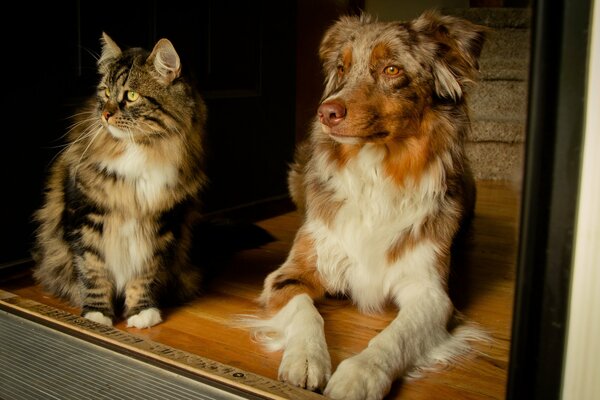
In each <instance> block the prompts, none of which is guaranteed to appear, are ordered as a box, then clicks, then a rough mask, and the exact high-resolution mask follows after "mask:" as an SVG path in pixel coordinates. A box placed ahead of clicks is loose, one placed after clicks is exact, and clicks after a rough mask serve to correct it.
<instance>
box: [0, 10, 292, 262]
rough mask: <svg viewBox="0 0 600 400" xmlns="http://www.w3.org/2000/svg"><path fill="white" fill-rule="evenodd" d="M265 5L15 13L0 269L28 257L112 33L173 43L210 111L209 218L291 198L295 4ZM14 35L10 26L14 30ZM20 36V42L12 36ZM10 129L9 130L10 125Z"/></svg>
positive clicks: (8, 66)
mask: <svg viewBox="0 0 600 400" xmlns="http://www.w3.org/2000/svg"><path fill="white" fill-rule="evenodd" d="M266 3H267V2H261V1H253V2H249V1H226V2H225V1H202V2H195V3H194V2H191V3H190V2H183V1H163V0H155V1H127V2H118V3H97V2H86V1H65V2H52V3H49V2H43V3H39V4H37V5H36V6H35V7H32V6H31V5H29V4H25V3H19V4H14V5H13V6H11V12H10V13H8V12H6V11H5V12H4V13H3V14H4V17H5V19H10V20H11V24H3V27H2V28H1V29H2V37H4V38H7V40H5V41H3V52H4V55H3V63H4V65H5V67H4V74H5V75H4V78H5V79H4V82H5V86H4V89H3V97H4V101H3V103H4V109H5V111H8V112H7V113H6V114H5V116H6V117H7V118H8V121H5V124H4V135H3V146H2V157H1V159H2V161H1V162H2V164H1V165H2V168H1V170H2V203H1V207H0V213H1V216H0V221H1V224H2V235H3V236H4V239H3V240H2V242H1V243H2V247H1V250H0V264H6V263H14V262H18V261H19V260H22V259H24V258H27V257H28V256H29V251H28V250H29V246H30V242H31V238H32V230H33V226H32V225H31V223H30V220H31V214H32V213H33V211H34V210H35V209H36V208H37V207H39V206H40V204H41V193H42V190H43V185H44V179H45V176H46V174H47V171H48V167H49V164H50V161H51V160H52V159H53V157H54V156H55V155H56V154H57V153H58V152H59V151H60V149H61V145H62V144H63V143H64V142H63V141H62V138H61V137H62V135H64V133H65V132H66V131H67V129H68V126H69V124H70V120H69V117H70V116H71V115H72V114H73V113H74V112H76V109H77V106H78V104H80V103H81V101H82V99H83V98H85V97H86V96H88V95H91V94H92V93H94V92H95V86H96V83H97V81H98V75H97V72H96V64H95V63H96V57H97V56H98V54H99V53H100V48H101V46H100V36H101V33H102V31H105V32H106V33H108V34H109V35H110V36H111V37H112V38H113V39H114V40H115V41H116V43H117V44H118V45H119V46H120V47H121V48H127V47H145V48H147V49H149V50H151V49H152V47H153V46H154V43H156V41H157V40H158V39H160V38H162V37H166V38H168V39H170V40H171V41H172V42H173V44H174V46H175V48H176V50H177V51H178V53H179V55H180V57H181V59H182V62H183V66H184V68H186V67H187V68H191V69H192V71H190V72H192V73H193V75H194V76H195V78H196V81H197V85H198V87H199V89H200V91H201V93H203V95H204V98H205V100H206V102H207V106H208V109H209V119H208V136H207V142H206V146H207V154H208V161H207V164H208V165H207V168H208V175H209V178H210V185H209V187H208V189H207V192H206V193H205V196H204V201H205V206H204V209H205V211H207V212H215V211H222V210H228V209H231V208H240V207H244V206H248V205H251V204H255V203H257V202H258V203H261V202H262V203H264V202H269V201H272V200H276V199H280V198H283V197H286V196H287V188H286V181H285V176H286V170H287V163H288V162H289V161H291V157H292V154H293V147H294V143H295V119H294V117H295V68H296V66H295V52H296V46H295V41H296V26H295V22H296V19H295V18H296V4H295V2H288V1H283V2H279V3H277V8H276V17H275V18H274V17H272V15H269V14H272V12H273V11H274V9H273V7H271V6H269V7H268V8H267V6H268V5H267V4H266ZM8 26H11V28H9V27H8ZM13 26H17V27H18V30H17V31H15V30H14V29H13V28H12V27H13ZM7 122H8V123H7Z"/></svg>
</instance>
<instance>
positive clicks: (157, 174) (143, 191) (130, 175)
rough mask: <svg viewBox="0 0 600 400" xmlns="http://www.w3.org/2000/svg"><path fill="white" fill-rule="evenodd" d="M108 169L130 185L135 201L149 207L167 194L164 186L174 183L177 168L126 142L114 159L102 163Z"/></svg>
mask: <svg viewBox="0 0 600 400" xmlns="http://www.w3.org/2000/svg"><path fill="white" fill-rule="evenodd" d="M103 167H105V168H106V169H107V170H108V171H109V172H114V173H115V174H117V175H118V176H122V177H124V178H125V180H126V181H128V182H130V183H131V184H132V185H133V186H134V190H135V196H136V200H137V201H138V202H139V203H140V204H141V205H143V206H145V207H148V208H149V209H152V208H153V206H154V205H156V204H159V203H160V202H161V200H162V199H163V197H164V196H167V195H168V194H169V193H168V187H169V186H171V185H174V184H175V183H176V182H177V178H178V171H177V167H176V166H175V165H174V164H173V163H171V162H169V161H168V160H164V161H158V160H152V159H150V157H149V156H148V154H147V153H146V152H145V151H144V148H143V147H142V146H139V145H136V144H128V145H127V147H126V148H125V151H124V152H123V153H122V154H121V155H119V156H118V157H116V158H113V159H111V160H108V161H105V162H104V163H103Z"/></svg>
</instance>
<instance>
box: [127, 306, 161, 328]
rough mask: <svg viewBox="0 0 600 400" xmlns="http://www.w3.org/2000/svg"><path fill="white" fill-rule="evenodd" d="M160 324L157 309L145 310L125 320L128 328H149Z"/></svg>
mask: <svg viewBox="0 0 600 400" xmlns="http://www.w3.org/2000/svg"><path fill="white" fill-rule="evenodd" d="M160 322H162V318H161V317H160V311H159V310H158V308H147V309H145V310H142V311H140V312H139V313H138V314H135V315H132V316H131V317H129V318H127V327H128V328H140V329H142V328H150V327H151V326H154V325H156V324H158V323H160Z"/></svg>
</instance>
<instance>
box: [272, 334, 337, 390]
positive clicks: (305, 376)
mask: <svg viewBox="0 0 600 400" xmlns="http://www.w3.org/2000/svg"><path fill="white" fill-rule="evenodd" d="M330 376H331V359H330V357H329V353H328V352H327V346H319V345H315V344H314V343H305V344H298V345H294V346H288V347H287V348H286V349H285V352H284V353H283V359H282V360H281V364H280V365H279V380H281V381H284V382H288V383H290V384H292V385H295V386H299V387H301V388H305V389H308V390H312V391H315V390H317V389H323V388H324V387H325V384H326V383H327V380H328V379H329V377H330Z"/></svg>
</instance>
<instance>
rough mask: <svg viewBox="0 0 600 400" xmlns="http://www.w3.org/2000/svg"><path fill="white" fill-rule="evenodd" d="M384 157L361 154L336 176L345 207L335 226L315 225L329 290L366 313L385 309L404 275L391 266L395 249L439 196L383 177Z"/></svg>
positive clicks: (320, 263)
mask: <svg viewBox="0 0 600 400" xmlns="http://www.w3.org/2000/svg"><path fill="white" fill-rule="evenodd" d="M381 157H382V156H381V155H380V154H379V153H375V152H370V151H365V152H361V153H360V154H359V156H358V157H357V158H356V159H355V160H352V162H349V163H348V165H347V167H346V168H345V169H342V170H340V171H338V172H337V173H336V174H333V175H332V176H331V178H330V179H329V182H328V183H329V188H333V189H334V190H335V193H336V196H335V197H336V200H338V201H342V202H343V205H342V206H341V207H340V209H339V210H338V212H337V213H336V215H335V218H334V220H333V221H332V222H331V223H329V224H326V223H325V222H323V221H320V220H313V221H310V223H309V224H310V225H309V226H310V229H311V231H312V232H313V235H314V236H315V238H316V241H315V242H316V247H317V254H318V269H319V272H320V273H321V274H322V275H323V277H324V278H325V281H326V282H327V283H328V285H329V287H328V289H329V290H331V291H334V292H346V293H348V294H350V295H351V297H352V298H353V300H354V301H355V302H356V303H357V305H358V306H359V307H360V308H361V309H362V310H365V311H374V310H377V309H379V308H380V307H381V306H382V305H383V303H384V302H385V301H386V300H387V298H388V296H389V293H390V288H391V287H392V286H394V285H395V283H396V282H395V281H396V280H397V279H398V277H399V276H401V275H402V274H399V272H398V270H399V269H401V268H402V262H401V261H400V262H399V263H395V264H390V261H389V258H388V253H389V249H390V248H391V247H392V246H393V245H394V243H395V241H396V240H397V239H398V238H399V237H400V236H401V235H402V234H404V233H406V232H407V231H409V230H410V229H413V227H415V226H420V225H421V224H422V223H423V221H424V219H425V218H426V217H427V216H428V215H430V213H431V212H432V210H434V209H435V208H436V207H437V203H436V197H435V196H430V195H428V194H427V193H425V194H424V193H422V192H421V191H420V190H419V188H414V189H410V190H408V189H402V188H399V187H398V186H397V185H395V184H394V183H393V182H392V181H391V179H390V178H389V177H387V176H386V175H385V174H383V171H382V169H381V163H380V161H381Z"/></svg>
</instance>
